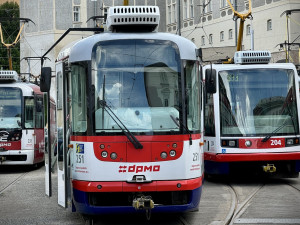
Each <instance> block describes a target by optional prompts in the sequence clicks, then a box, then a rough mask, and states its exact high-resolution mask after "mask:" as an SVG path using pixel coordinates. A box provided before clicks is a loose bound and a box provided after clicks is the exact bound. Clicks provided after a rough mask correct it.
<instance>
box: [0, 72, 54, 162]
mask: <svg viewBox="0 0 300 225" xmlns="http://www.w3.org/2000/svg"><path fill="white" fill-rule="evenodd" d="M43 102H44V95H43V93H42V92H41V91H40V88H39V86H37V85H34V84H31V83H29V82H21V81H19V76H18V74H17V72H15V71H11V70H9V71H0V166H1V165H35V164H38V163H42V162H44V158H45V156H44V152H45V151H44V149H45V148H44V147H45V145H44V143H45V141H44V135H45V131H44V111H43V108H44V103H43ZM51 105H52V110H51V111H52V113H53V112H54V113H55V104H54V102H52V104H51ZM53 118H54V116H53ZM51 134H52V136H53V137H54V135H55V134H54V132H51Z"/></svg>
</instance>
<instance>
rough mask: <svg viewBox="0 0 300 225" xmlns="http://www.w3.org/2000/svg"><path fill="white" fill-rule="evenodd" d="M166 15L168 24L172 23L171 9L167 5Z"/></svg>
mask: <svg viewBox="0 0 300 225" xmlns="http://www.w3.org/2000/svg"><path fill="white" fill-rule="evenodd" d="M168 16H169V18H168V19H169V24H170V23H172V10H171V6H170V5H169V6H168Z"/></svg>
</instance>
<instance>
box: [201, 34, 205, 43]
mask: <svg viewBox="0 0 300 225" xmlns="http://www.w3.org/2000/svg"><path fill="white" fill-rule="evenodd" d="M201 45H205V36H202V37H201Z"/></svg>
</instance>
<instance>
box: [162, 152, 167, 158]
mask: <svg viewBox="0 0 300 225" xmlns="http://www.w3.org/2000/svg"><path fill="white" fill-rule="evenodd" d="M167 156H168V154H167V153H166V152H162V153H161V154H160V157H161V158H162V159H165V158H167Z"/></svg>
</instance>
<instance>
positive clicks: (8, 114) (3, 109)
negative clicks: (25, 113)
mask: <svg viewBox="0 0 300 225" xmlns="http://www.w3.org/2000/svg"><path fill="white" fill-rule="evenodd" d="M21 103H22V91H21V89H19V88H13V87H1V88H0V121H1V123H0V128H21V118H22V113H21V112H22V111H21Z"/></svg>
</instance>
